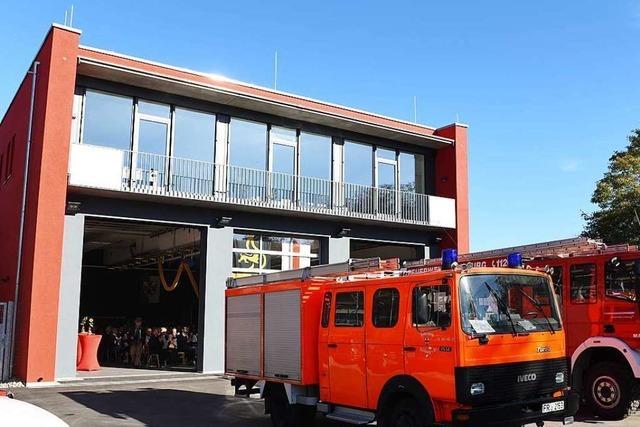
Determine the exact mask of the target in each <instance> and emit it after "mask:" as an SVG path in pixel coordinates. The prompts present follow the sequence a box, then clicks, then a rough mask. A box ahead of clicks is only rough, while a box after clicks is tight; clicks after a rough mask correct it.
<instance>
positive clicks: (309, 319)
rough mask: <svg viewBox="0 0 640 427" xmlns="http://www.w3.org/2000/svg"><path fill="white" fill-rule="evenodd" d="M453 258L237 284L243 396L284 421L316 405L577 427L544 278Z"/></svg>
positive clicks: (236, 355)
mask: <svg viewBox="0 0 640 427" xmlns="http://www.w3.org/2000/svg"><path fill="white" fill-rule="evenodd" d="M445 260H448V261H446V265H445V269H443V270H442V271H434V272H427V273H420V272H410V271H406V270H401V269H399V265H398V264H399V263H398V260H388V261H381V260H380V259H378V258H374V259H364V260H351V261H349V262H345V263H340V264H332V265H322V266H315V267H308V268H304V269H301V270H292V271H285V272H278V273H270V274H264V275H258V276H251V277H244V278H237V279H230V280H229V282H228V285H227V286H228V289H227V290H226V338H225V339H226V349H225V372H226V374H227V375H229V376H231V377H232V378H233V379H232V384H233V385H234V386H235V387H236V394H237V395H244V396H249V395H251V394H257V393H259V394H260V396H261V397H264V399H265V410H266V412H267V413H269V414H270V415H271V420H272V422H273V425H274V426H275V427H293V426H310V425H312V423H313V419H314V417H315V414H316V411H318V412H322V413H324V414H325V415H326V417H328V418H330V419H334V420H339V421H343V422H348V423H352V424H368V423H371V422H373V421H377V423H378V425H379V426H383V427H405V426H406V427H426V426H429V425H432V424H434V423H438V424H439V425H442V424H447V425H449V424H451V425H455V426H488V425H491V426H513V425H522V424H527V423H537V424H538V425H542V424H543V421H544V420H546V419H548V418H550V417H554V418H557V417H560V418H561V419H563V420H564V421H565V423H571V422H572V421H573V417H572V416H573V414H574V413H575V412H576V411H577V407H578V396H577V395H576V394H573V393H571V392H570V390H569V388H568V381H569V360H568V359H567V357H566V348H565V336H564V328H563V326H562V321H561V318H560V314H559V306H558V304H557V301H556V298H555V297H554V295H553V287H552V283H551V280H550V278H549V276H548V275H547V274H545V273H544V272H540V271H537V270H535V269H529V270H526V269H519V268H518V269H516V268H466V267H464V268H462V267H457V266H456V265H457V264H456V263H455V260H454V259H452V258H445ZM542 301H544V305H543V303H541V302H542Z"/></svg>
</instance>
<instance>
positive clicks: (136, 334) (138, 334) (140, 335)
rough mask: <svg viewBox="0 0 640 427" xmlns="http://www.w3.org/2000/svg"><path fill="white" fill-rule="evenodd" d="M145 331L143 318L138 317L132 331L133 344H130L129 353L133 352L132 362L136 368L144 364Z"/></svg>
mask: <svg viewBox="0 0 640 427" xmlns="http://www.w3.org/2000/svg"><path fill="white" fill-rule="evenodd" d="M145 339H146V337H145V332H144V330H143V329H142V318H140V317H136V320H135V321H134V326H133V331H131V344H130V346H129V353H130V354H131V363H133V367H134V368H139V367H140V366H142V362H141V358H142V350H143V348H144V344H145Z"/></svg>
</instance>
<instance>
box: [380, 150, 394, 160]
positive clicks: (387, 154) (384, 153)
mask: <svg viewBox="0 0 640 427" xmlns="http://www.w3.org/2000/svg"><path fill="white" fill-rule="evenodd" d="M376 157H377V158H378V159H385V160H393V161H395V160H396V152H395V150H389V149H387V148H380V147H378V148H377V149H376Z"/></svg>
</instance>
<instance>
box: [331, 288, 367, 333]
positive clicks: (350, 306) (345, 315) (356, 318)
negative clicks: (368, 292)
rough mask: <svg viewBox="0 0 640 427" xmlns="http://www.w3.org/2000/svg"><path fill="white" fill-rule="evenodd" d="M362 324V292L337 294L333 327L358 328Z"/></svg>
mask: <svg viewBox="0 0 640 427" xmlns="http://www.w3.org/2000/svg"><path fill="white" fill-rule="evenodd" d="M363 323H364V292H338V293H337V294H336V314H335V318H334V325H335V326H352V327H353V326H355V327H360V326H362V325H363Z"/></svg>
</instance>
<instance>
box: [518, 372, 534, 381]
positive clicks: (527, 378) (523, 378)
mask: <svg viewBox="0 0 640 427" xmlns="http://www.w3.org/2000/svg"><path fill="white" fill-rule="evenodd" d="M536 378H537V377H536V374H522V375H518V382H519V383H526V382H529V381H535V380H536Z"/></svg>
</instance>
